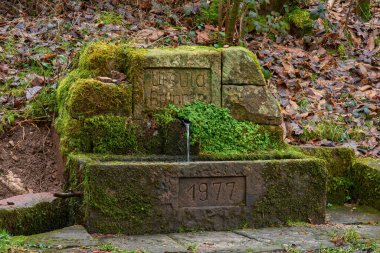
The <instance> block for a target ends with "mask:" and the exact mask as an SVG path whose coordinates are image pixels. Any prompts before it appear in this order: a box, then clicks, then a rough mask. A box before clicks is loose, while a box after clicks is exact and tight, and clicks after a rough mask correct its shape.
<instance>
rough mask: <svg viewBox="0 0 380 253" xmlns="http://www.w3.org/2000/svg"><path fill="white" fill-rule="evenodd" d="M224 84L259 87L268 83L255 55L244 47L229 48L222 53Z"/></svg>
mask: <svg viewBox="0 0 380 253" xmlns="http://www.w3.org/2000/svg"><path fill="white" fill-rule="evenodd" d="M222 55H223V59H222V66H223V71H222V84H223V85H226V84H234V85H259V86H265V84H266V82H265V79H264V75H263V73H262V71H261V66H260V63H259V61H258V60H257V57H256V55H255V54H254V53H252V52H251V51H249V50H248V49H246V48H243V47H229V48H225V49H223V51H222Z"/></svg>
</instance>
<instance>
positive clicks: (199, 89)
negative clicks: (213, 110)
mask: <svg viewBox="0 0 380 253" xmlns="http://www.w3.org/2000/svg"><path fill="white" fill-rule="evenodd" d="M135 52H137V51H136V50H135ZM130 58H133V59H134V62H133V63H131V64H130V66H131V67H130V68H135V69H137V67H136V66H140V68H142V72H143V73H139V72H138V71H136V70H135V71H134V72H133V73H132V75H134V77H132V79H134V80H136V83H135V85H134V91H133V94H134V116H135V117H140V116H141V114H142V113H143V111H144V110H145V109H157V108H162V107H164V106H166V105H167V104H169V103H173V104H175V105H179V106H181V105H184V104H186V103H189V102H191V101H193V100H199V101H203V102H206V103H214V104H215V105H218V106H220V104H221V97H220V94H221V91H220V90H221V53H220V52H219V51H218V50H216V49H213V48H202V47H179V48H176V49H150V50H146V51H145V53H137V56H136V57H133V56H130Z"/></svg>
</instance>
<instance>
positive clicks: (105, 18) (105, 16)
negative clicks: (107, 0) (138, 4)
mask: <svg viewBox="0 0 380 253" xmlns="http://www.w3.org/2000/svg"><path fill="white" fill-rule="evenodd" d="M99 21H100V22H102V23H104V24H106V25H110V24H113V25H122V24H123V16H121V15H120V14H117V13H115V12H110V11H102V13H101V15H100V18H99Z"/></svg>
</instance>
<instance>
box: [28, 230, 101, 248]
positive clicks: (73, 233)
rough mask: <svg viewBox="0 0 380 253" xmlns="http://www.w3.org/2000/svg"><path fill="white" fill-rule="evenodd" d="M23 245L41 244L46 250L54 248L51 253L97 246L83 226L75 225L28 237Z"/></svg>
mask: <svg viewBox="0 0 380 253" xmlns="http://www.w3.org/2000/svg"><path fill="white" fill-rule="evenodd" d="M25 244H42V245H44V246H46V248H54V250H51V252H56V251H57V248H59V249H62V248H73V247H83V246H87V247H88V246H95V245H97V241H96V240H95V239H93V238H92V236H91V235H90V234H89V233H88V232H87V231H86V229H85V228H84V227H83V226H80V225H75V226H71V227H66V228H63V229H59V230H54V231H51V232H47V233H43V234H36V235H32V236H29V237H27V238H26V240H25ZM71 252H73V251H71Z"/></svg>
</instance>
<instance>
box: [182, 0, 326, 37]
mask: <svg viewBox="0 0 380 253" xmlns="http://www.w3.org/2000/svg"><path fill="white" fill-rule="evenodd" d="M231 2H232V3H227V2H226V1H223V0H214V1H211V3H209V4H208V3H207V2H206V3H203V5H202V7H201V11H200V15H199V17H198V23H199V22H204V23H210V24H214V25H218V26H219V34H220V35H221V36H222V37H224V42H225V43H229V42H231V41H230V40H229V39H228V38H229V37H231V36H232V35H231V34H228V33H231V31H228V27H229V26H232V25H233V26H234V27H237V28H238V29H237V31H232V32H234V33H235V34H238V36H237V38H238V39H240V38H242V37H243V36H244V35H245V34H247V33H250V32H257V33H269V34H270V35H272V37H275V36H276V35H279V34H287V33H288V32H289V31H290V28H291V27H292V26H294V27H295V28H296V29H301V30H302V31H305V32H310V30H311V28H312V22H313V19H316V18H318V17H321V18H323V17H324V13H325V8H324V7H323V5H320V6H317V7H316V8H315V9H313V10H311V11H310V12H309V11H308V10H303V9H300V8H299V6H300V4H301V2H303V1H289V4H284V5H283V6H282V9H281V10H278V11H271V12H269V11H266V10H263V8H264V7H265V6H266V5H268V1H266V0H234V1H231ZM235 3H236V5H235ZM221 5H222V7H221ZM235 6H238V7H239V8H238V13H237V16H236V20H233V21H231V19H232V18H234V17H233V16H232V14H233V13H230V12H232V9H231V8H233V7H235ZM229 9H231V11H230V10H229ZM189 13H191V12H189ZM222 14H223V15H222ZM224 17H225V18H224ZM230 23H232V24H230ZM223 24H225V27H226V29H225V32H222V30H221V28H222V27H223Z"/></svg>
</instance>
